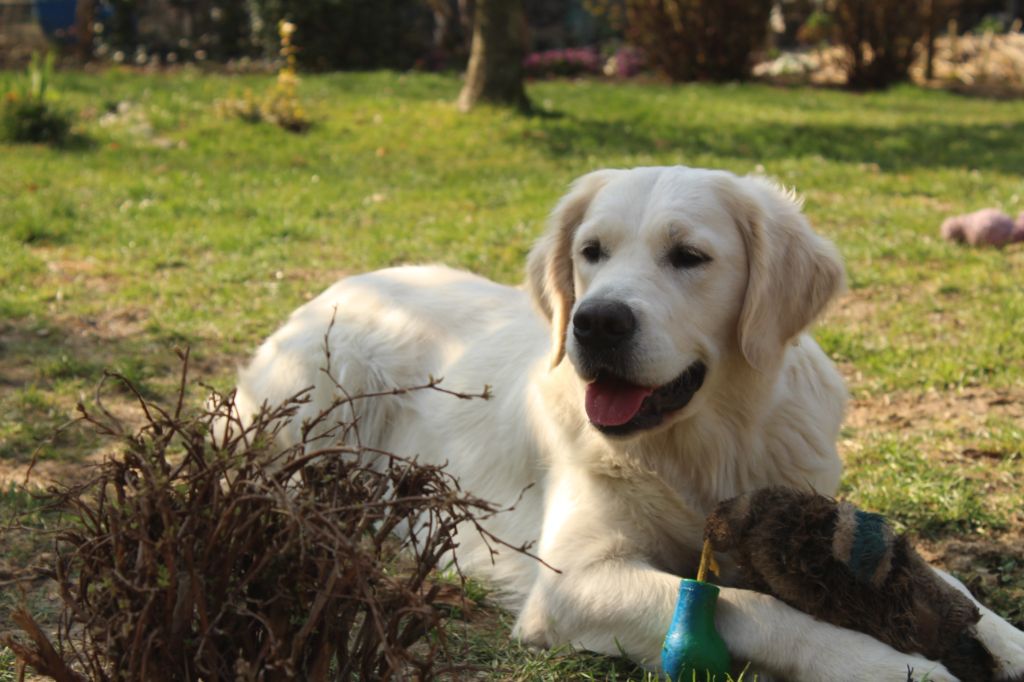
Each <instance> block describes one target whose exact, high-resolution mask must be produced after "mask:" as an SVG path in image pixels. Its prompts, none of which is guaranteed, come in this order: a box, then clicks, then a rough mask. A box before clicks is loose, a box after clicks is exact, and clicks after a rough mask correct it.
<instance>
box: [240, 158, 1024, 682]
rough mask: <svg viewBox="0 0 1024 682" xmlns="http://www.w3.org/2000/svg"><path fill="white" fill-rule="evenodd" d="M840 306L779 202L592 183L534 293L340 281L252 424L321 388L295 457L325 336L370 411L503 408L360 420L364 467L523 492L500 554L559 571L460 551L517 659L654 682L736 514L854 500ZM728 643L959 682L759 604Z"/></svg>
mask: <svg viewBox="0 0 1024 682" xmlns="http://www.w3.org/2000/svg"><path fill="white" fill-rule="evenodd" d="M842 283H843V268H842V265H841V263H840V260H839V257H838V255H837V253H836V250H835V248H834V247H833V246H832V245H831V244H830V243H829V242H827V241H825V240H824V239H822V238H820V237H818V236H816V235H815V234H814V233H813V232H812V231H811V230H810V227H809V226H808V224H807V221H806V220H805V218H804V217H803V216H802V214H801V212H800V209H799V206H798V204H797V203H795V202H794V200H793V199H792V197H789V196H787V195H785V194H783V193H782V192H780V191H779V190H778V188H777V187H776V186H774V185H772V184H771V183H769V182H767V181H764V180H761V179H758V178H750V177H748V178H740V177H736V176H734V175H732V174H729V173H725V172H719V171H707V170H697V169H691V168H683V167H675V168H637V169H634V170H604V171H597V172H594V173H591V174H589V175H586V176H584V177H582V178H580V179H579V180H578V181H577V182H576V183H575V184H574V185H573V186H572V189H571V191H570V192H569V194H568V195H567V196H566V197H565V198H564V199H562V201H561V202H560V203H559V204H558V206H557V208H556V209H555V211H554V214H553V218H552V221H551V228H550V230H549V231H548V233H547V234H546V235H545V236H544V237H543V238H542V239H541V240H540V241H539V242H538V243H537V245H536V247H535V248H534V249H533V251H532V253H531V254H530V258H529V263H528V281H527V284H526V289H527V291H522V290H520V289H514V288H510V287H507V286H502V285H499V284H495V283H493V282H490V281H487V280H485V279H482V278H480V277H477V276H474V275H471V274H468V273H465V272H459V271H455V270H451V269H448V268H444V267H435V266H430V267H407V268H395V269H389V270H383V271H380V272H375V273H371V274H367V275H361V276H356V277H351V278H348V279H345V280H343V281H341V282H339V283H337V284H335V285H334V286H332V287H331V288H330V289H328V290H327V291H326V292H324V293H323V294H321V295H320V296H319V297H318V298H316V299H315V300H313V301H311V302H309V303H307V304H306V305H304V306H302V307H301V308H299V310H297V311H296V312H295V313H294V314H293V315H292V316H291V318H290V319H289V321H288V322H287V324H285V325H284V327H282V328H281V329H280V330H279V331H277V332H276V333H275V334H274V335H273V336H271V337H270V338H269V339H268V340H267V341H266V342H265V343H264V344H263V346H262V347H261V348H260V349H259V351H258V352H257V354H256V357H255V359H254V360H253V362H252V363H251V364H250V365H249V367H248V368H247V369H245V370H243V372H242V373H241V378H240V383H239V389H238V404H239V407H240V409H241V410H243V411H245V412H251V411H254V410H255V409H256V408H257V407H258V406H259V405H260V404H262V403H263V402H264V401H269V402H270V403H274V402H279V401H283V400H285V399H286V398H287V397H289V396H291V395H292V394H294V393H296V392H297V391H299V390H300V389H302V388H304V387H306V386H315V389H314V391H313V400H312V402H311V403H310V404H309V405H307V406H306V408H305V409H304V412H303V414H300V415H299V416H298V418H296V420H295V423H293V424H292V425H290V427H289V428H288V429H286V431H285V432H284V435H283V437H284V439H285V440H290V441H292V442H294V441H296V440H297V439H298V438H299V435H298V434H299V423H300V422H301V420H302V419H303V418H304V417H310V416H313V415H316V414H317V413H319V412H320V411H321V410H322V409H324V408H325V407H327V406H329V405H331V403H332V401H334V400H335V398H336V397H337V396H336V393H337V390H338V389H337V387H336V385H335V383H334V381H332V380H330V379H327V378H326V377H325V376H324V374H323V373H322V371H321V368H323V367H324V353H323V347H322V346H323V343H324V335H325V333H326V332H327V330H328V328H330V335H329V340H328V343H329V346H330V351H331V357H332V368H333V371H334V374H335V376H334V380H336V381H337V383H338V384H340V385H341V386H343V387H344V389H345V391H346V392H347V393H349V394H360V393H371V392H377V391H381V390H387V389H391V388H394V387H408V386H413V385H416V384H421V383H423V382H424V381H425V380H426V379H427V378H428V377H429V376H434V377H444V384H443V385H444V386H445V387H446V388H448V389H452V390H458V391H468V392H478V391H480V390H481V389H482V388H483V387H484V386H485V385H487V386H490V387H491V392H492V394H493V397H492V398H491V399H490V400H487V401H484V400H476V401H468V402H467V401H460V400H455V399H452V398H451V397H450V396H447V395H443V394H440V393H437V392H433V391H423V392H414V393H410V394H406V395H398V396H393V397H387V398H379V399H374V400H366V401H358V402H356V403H354V404H353V406H352V407H350V408H345V409H351V410H354V411H355V412H357V413H358V417H359V430H360V436H361V439H362V442H363V443H364V444H367V445H372V446H374V447H378V448H382V449H384V450H387V451H391V452H395V453H400V454H405V455H418V456H419V458H420V459H421V461H425V462H433V463H442V462H447V463H448V467H449V469H450V471H451V472H452V473H454V474H455V475H456V476H458V478H459V479H460V480H461V483H462V485H463V487H464V488H466V489H467V490H469V491H471V492H473V493H475V494H477V495H479V496H481V497H483V498H486V499H489V500H491V501H493V502H495V503H498V504H502V505H510V504H512V503H514V502H515V501H516V500H517V499H518V498H519V497H520V495H521V494H522V491H523V490H524V489H525V490H526V493H525V495H524V497H523V499H521V500H520V501H519V502H518V504H517V505H516V506H515V509H514V510H513V511H511V512H508V513H504V514H499V515H497V516H495V517H494V518H493V520H492V521H491V522H490V524H489V530H491V531H492V532H494V533H495V534H496V535H497V536H499V537H501V538H503V539H504V540H506V541H508V542H510V543H515V544H518V543H521V542H536V545H535V547H536V549H537V551H538V552H539V554H540V556H541V557H542V558H543V559H544V560H545V561H546V562H547V563H548V564H550V565H551V566H552V567H554V568H557V569H558V570H559V571H560V572H555V571H553V570H549V569H548V568H545V567H544V566H542V565H541V564H539V563H537V562H535V561H533V560H532V559H529V558H526V557H523V556H522V555H520V554H517V553H514V552H508V551H506V552H503V553H501V554H499V555H498V557H497V558H496V561H494V562H492V560H491V556H490V554H489V552H488V551H487V548H486V547H485V546H484V544H483V543H482V542H481V540H480V539H479V538H478V537H477V536H476V535H475V533H473V532H471V531H466V532H464V533H462V535H461V537H460V542H461V546H460V547H459V549H458V556H459V560H460V563H461V565H462V567H463V568H465V569H467V570H468V571H469V572H471V573H473V574H476V575H478V576H481V577H483V578H485V579H487V580H489V581H491V583H492V584H494V585H495V586H497V588H499V589H500V590H501V592H502V593H503V594H504V595H506V597H507V598H508V600H509V602H510V604H511V605H512V607H513V608H514V609H515V610H516V611H517V612H518V613H519V617H518V621H517V623H516V626H515V635H516V636H517V637H520V638H522V639H523V640H525V641H527V642H530V643H536V644H539V645H549V646H550V645H559V644H566V643H568V644H571V645H573V646H576V647H582V648H585V649H589V650H592V651H597V652H604V653H609V654H618V653H620V652H623V651H624V652H625V653H627V654H628V655H629V656H631V657H633V658H634V659H636V660H637V661H640V662H642V663H643V664H644V665H646V666H649V667H652V668H653V667H657V665H658V661H659V654H660V649H661V644H662V640H663V638H664V636H665V631H666V629H667V627H668V625H669V621H670V620H671V617H672V612H673V608H674V606H675V603H676V597H677V593H678V586H679V578H680V576H693V575H694V573H695V570H696V563H697V558H698V555H699V551H700V548H701V542H702V530H703V526H704V519H705V516H706V515H707V514H708V513H709V511H710V510H711V509H712V508H713V507H714V505H715V504H716V503H717V502H719V501H720V500H723V499H726V498H729V497H732V496H734V495H737V494H739V493H742V492H744V491H748V490H751V489H754V488H758V487H761V486H768V485H787V486H794V487H797V488H804V489H806V488H807V487H811V488H813V489H814V490H817V491H819V492H821V493H824V494H828V495H831V494H834V493H835V491H836V487H837V484H838V482H839V476H840V470H841V463H840V460H839V457H838V455H837V453H836V447H835V442H836V437H837V434H838V430H839V426H840V422H841V421H842V415H843V408H844V403H845V400H846V393H845V389H844V387H843V384H842V381H841V379H840V377H839V375H838V373H837V372H836V370H835V369H834V367H833V365H832V364H831V362H830V361H829V360H828V358H827V357H826V356H825V354H824V353H823V352H822V351H821V349H820V348H819V347H818V346H817V345H816V344H815V343H814V341H813V340H812V339H811V338H810V337H809V336H807V335H805V334H804V333H803V331H804V330H805V329H806V328H807V326H808V325H809V324H810V323H811V322H812V320H813V319H814V318H815V317H816V316H817V315H818V314H819V313H820V312H821V311H822V309H823V308H824V307H825V306H826V304H828V302H829V301H830V300H831V299H832V298H833V296H835V294H836V293H837V292H838V291H839V290H840V288H841V286H842ZM335 317H336V319H334V318H335ZM332 319H334V323H333V326H332ZM566 358H567V360H568V361H566ZM353 416H355V415H353V414H344V415H339V417H344V418H351V417H353ZM531 484H532V487H530V486H531ZM947 578H948V576H947ZM948 579H949V580H950V581H953V579H952V578H948ZM723 580H725V581H726V582H728V580H729V575H728V571H726V572H725V575H724V576H723ZM954 582H955V581H954ZM957 584H958V583H957ZM982 614H983V616H982V620H981V622H980V625H979V630H980V637H981V639H982V640H983V642H984V644H985V645H986V646H987V647H988V648H989V649H990V650H991V652H992V653H993V655H994V656H995V658H996V660H997V662H998V664H999V671H1000V676H1001V677H1002V678H1010V677H1013V676H1014V675H1020V674H1022V673H1024V633H1021V632H1019V631H1018V630H1016V629H1015V628H1013V627H1012V626H1010V625H1009V624H1008V623H1006V622H1005V621H1003V620H1001V619H1000V618H999V617H998V616H996V615H995V614H993V613H992V612H991V611H989V610H987V609H984V608H982ZM717 618H718V628H719V630H720V631H721V633H722V635H723V637H724V638H725V640H726V643H727V644H728V647H729V649H730V650H731V652H732V655H733V657H734V659H735V660H736V661H741V662H746V661H751V662H752V663H753V665H754V667H755V668H757V669H758V670H761V671H764V673H767V674H776V675H780V676H782V677H784V678H786V679H790V680H805V681H808V682H819V681H821V680H837V681H839V680H841V681H844V682H847V681H849V680H894V681H896V680H898V681H900V682H903V681H904V680H906V678H907V669H908V667H910V668H913V669H914V671H916V674H917V675H918V676H922V675H924V674H925V673H927V674H928V675H929V676H930V679H932V680H951V679H954V678H953V677H952V676H951V675H950V674H949V672H948V671H947V670H946V669H945V668H944V667H943V666H941V665H940V664H938V663H935V662H931V661H928V660H925V659H923V658H921V657H920V656H914V655H908V654H904V653H900V652H898V651H896V650H894V649H892V648H890V647H888V646H886V645H884V644H882V643H880V642H878V641H876V640H874V639H872V638H870V637H868V636H866V635H863V634H860V633H857V632H853V631H849V630H843V629H840V628H837V627H834V626H832V625H828V624H826V623H823V622H821V621H818V620H815V619H814V618H812V617H811V616H808V615H806V614H804V613H802V612H799V611H797V610H795V609H793V608H790V607H789V606H787V605H785V604H783V603H782V602H781V601H778V600H776V599H774V598H772V597H769V596H766V595H763V594H759V593H755V592H751V591H747V590H742V589H735V588H728V587H726V588H723V589H722V592H721V596H720V599H719V608H718V616H717Z"/></svg>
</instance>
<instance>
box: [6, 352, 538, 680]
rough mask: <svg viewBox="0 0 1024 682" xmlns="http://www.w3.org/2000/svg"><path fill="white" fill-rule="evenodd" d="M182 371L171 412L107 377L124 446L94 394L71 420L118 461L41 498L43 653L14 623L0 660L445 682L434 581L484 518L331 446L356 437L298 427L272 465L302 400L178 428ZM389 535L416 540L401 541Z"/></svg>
mask: <svg viewBox="0 0 1024 682" xmlns="http://www.w3.org/2000/svg"><path fill="white" fill-rule="evenodd" d="M182 357H183V367H182V374H181V383H180V388H179V391H178V395H177V399H176V403H175V404H174V405H173V406H172V407H161V406H159V405H157V404H154V403H153V402H150V401H148V400H146V399H145V398H144V397H143V396H142V395H140V394H139V393H138V391H136V390H135V388H134V387H133V386H132V384H131V382H129V381H128V380H127V379H126V378H125V377H123V376H121V375H118V374H110V375H108V380H109V381H116V382H120V383H121V384H123V385H124V387H126V388H127V390H128V391H130V392H131V393H132V394H133V395H134V397H135V399H136V401H137V404H138V407H139V408H140V410H141V411H142V414H143V417H144V425H143V426H142V428H141V429H139V430H137V431H135V432H128V431H126V429H125V427H124V426H123V424H122V422H121V421H120V420H119V419H117V418H115V417H114V416H113V415H112V414H110V412H108V411H107V410H106V409H104V407H103V402H102V390H100V391H98V392H97V400H96V404H95V408H93V409H87V408H86V407H84V406H82V405H79V410H80V413H81V420H82V421H84V422H86V423H87V424H89V425H91V426H92V427H93V428H94V429H96V430H97V431H98V432H99V433H100V434H103V435H104V436H106V437H107V438H110V439H114V440H116V441H117V442H119V443H121V444H122V446H123V447H122V450H123V453H122V454H120V455H118V456H115V457H111V458H109V459H108V461H106V462H105V463H104V464H102V465H101V466H100V467H99V468H98V469H97V471H96V473H95V476H94V477H93V478H92V480H91V481H90V482H88V483H86V484H84V485H79V486H75V487H51V488H50V489H48V491H47V492H46V493H45V495H44V500H45V501H46V502H47V506H48V507H49V508H50V509H51V510H52V511H60V512H62V513H63V520H62V522H61V523H59V524H58V528H57V530H56V531H54V534H55V540H56V545H57V559H56V565H55V567H54V572H55V576H56V582H57V586H58V588H59V592H60V595H61V598H62V602H63V610H62V614H61V617H60V622H59V624H58V625H57V627H56V630H57V631H56V640H57V641H56V644H52V643H51V640H50V636H48V635H47V634H46V633H45V632H44V628H43V627H40V626H39V625H38V624H37V623H36V622H35V621H34V620H33V618H32V616H31V615H30V614H29V613H28V612H27V610H24V609H22V610H21V611H20V612H18V613H16V614H15V620H16V622H17V623H18V624H19V626H20V627H21V628H22V631H23V632H22V633H21V634H20V635H19V636H13V635H7V636H5V637H4V642H5V643H6V644H7V646H9V647H11V648H12V649H13V650H14V651H15V653H16V654H17V655H18V656H19V657H20V658H21V659H23V660H24V661H26V662H27V663H28V664H29V665H31V666H33V667H34V668H35V669H36V670H37V671H38V672H40V673H41V674H44V675H48V676H50V677H52V678H54V679H56V680H60V681H61V682H64V681H70V680H85V679H91V680H103V681H105V680H152V681H157V682H161V681H164V680H168V681H170V680H198V679H203V680H265V681H271V680H291V679H302V680H327V679H331V680H346V679H353V678H358V679H364V680H369V679H389V678H392V679H393V678H401V679H411V678H418V679H424V678H430V677H432V676H434V675H436V674H437V673H438V672H439V671H441V670H445V669H451V666H450V661H451V657H450V656H448V655H447V653H448V652H447V647H446V640H445V636H444V630H443V628H441V627H440V626H441V624H442V622H443V620H444V618H445V616H446V611H445V609H444V608H442V605H441V604H440V603H439V601H440V600H438V599H437V597H438V593H439V583H437V582H435V581H434V580H433V579H432V577H431V575H432V571H433V569H434V568H435V567H436V566H437V565H438V564H439V562H441V561H443V560H446V558H447V557H448V556H449V555H448V552H449V550H451V549H452V548H453V547H454V544H455V541H454V536H455V532H456V527H457V526H459V525H464V524H469V525H470V526H475V527H476V528H477V529H478V530H480V532H482V533H483V534H484V537H485V538H487V539H488V540H489V541H494V542H498V543H500V540H497V539H496V538H493V536H490V535H489V534H487V532H486V531H485V530H483V529H482V528H481V527H480V525H479V522H480V521H481V520H483V519H485V518H486V517H487V516H489V515H491V514H494V513H496V511H497V510H496V509H495V508H494V507H492V506H491V505H490V504H488V503H487V502H485V501H483V500H480V499H476V498H473V497H471V496H469V495H467V494H465V493H463V492H461V491H460V490H459V487H458V484H457V482H456V481H455V480H453V479H452V478H451V477H450V476H449V475H448V474H446V473H445V472H444V471H443V470H442V469H440V468H437V467H433V466H424V465H420V464H418V463H417V462H415V461H413V460H409V459H405V458H402V457H399V456H397V455H394V454H391V453H386V452H380V451H374V450H371V449H369V448H364V447H361V446H358V445H355V446H350V445H338V444H337V443H341V442H346V441H345V440H344V439H343V438H341V437H340V436H341V435H343V432H349V431H351V430H352V429H355V428H356V426H355V424H352V423H342V424H338V425H337V429H338V430H335V431H334V432H333V434H332V437H331V438H330V439H329V440H328V439H324V438H312V437H310V436H308V434H309V433H310V432H311V431H313V430H314V424H306V428H305V429H304V430H305V432H306V433H307V437H306V438H304V441H305V442H304V443H302V444H300V445H298V446H296V447H293V448H288V449H285V450H283V451H282V450H280V449H279V448H276V447H275V445H274V436H275V429H277V428H280V426H279V425H280V424H282V423H283V422H284V421H285V420H287V419H289V418H291V417H293V416H294V415H295V413H296V411H297V409H298V407H299V406H300V405H301V404H303V402H304V401H305V400H306V397H305V394H304V393H300V394H299V395H296V396H295V397H294V398H293V399H291V400H290V401H288V402H286V403H285V404H284V405H282V406H280V407H274V408H265V409H264V410H263V411H262V412H261V413H260V414H259V415H258V416H257V417H256V418H255V420H254V421H253V423H252V424H249V425H243V424H242V423H241V422H239V421H238V420H237V418H235V417H234V416H233V414H234V409H233V404H232V396H230V395H229V396H220V395H217V394H214V397H213V398H212V399H211V400H210V401H208V403H207V405H206V407H204V408H203V409H199V410H196V411H194V413H192V414H187V413H186V412H187V410H185V409H184V404H185V402H186V401H185V392H186V384H187V371H188V360H187V353H185V354H183V356H182ZM101 389H102V386H101ZM408 390H443V389H440V388H439V387H438V382H437V381H435V380H431V381H429V382H428V383H426V384H424V385H423V386H419V387H414V388H410V389H396V391H395V393H401V392H405V391H408ZM456 395H458V397H461V398H470V397H485V396H470V395H466V394H456ZM372 398H373V397H372V396H358V397H351V398H344V399H340V400H339V402H338V404H337V405H342V404H344V403H345V402H347V401H349V400H363V399H372ZM337 412H338V410H331V411H328V412H325V413H324V415H322V416H321V418H320V419H319V420H313V421H314V422H317V421H320V422H322V421H323V420H324V419H327V418H329V414H337ZM218 423H219V424H221V425H222V426H223V425H225V424H226V425H227V428H220V429H217V428H215V427H216V426H217V424H218ZM321 426H323V424H322V423H321V424H319V425H318V426H317V429H316V430H320V431H323V429H322V428H319V427H321ZM339 430H340V431H339ZM215 432H217V433H218V434H219V435H217V436H216V437H215V436H213V435H212V434H214V433H215ZM221 432H222V433H221ZM349 440H356V441H357V439H349ZM402 527H407V528H408V527H414V528H417V529H418V531H417V532H416V533H414V534H411V535H410V534H407V535H405V537H406V538H407V539H406V540H404V541H397V540H395V531H396V530H400V529H401V528H402ZM501 544H504V543H501ZM513 549H517V550H523V551H525V549H526V548H525V547H522V548H513ZM400 553H401V555H402V556H403V557H406V558H405V559H403V560H401V565H402V566H403V568H401V569H398V568H396V565H397V563H398V561H399V554H400ZM410 558H411V561H410V560H409V559H410Z"/></svg>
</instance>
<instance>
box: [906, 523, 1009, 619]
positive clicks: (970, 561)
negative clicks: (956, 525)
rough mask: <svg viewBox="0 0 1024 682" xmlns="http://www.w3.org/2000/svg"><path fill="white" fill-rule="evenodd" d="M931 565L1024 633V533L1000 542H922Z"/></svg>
mask: <svg viewBox="0 0 1024 682" xmlns="http://www.w3.org/2000/svg"><path fill="white" fill-rule="evenodd" d="M917 550H918V552H919V553H920V554H921V556H922V557H924V558H925V560H926V561H928V563H930V564H932V565H935V566H938V567H940V568H944V569H946V570H947V571H949V572H950V573H953V574H954V575H956V576H958V577H959V578H960V579H961V580H963V581H964V584H966V585H967V587H968V588H970V590H971V592H973V593H974V595H975V596H976V597H978V598H979V599H980V600H981V602H982V603H984V604H985V605H986V606H988V607H989V608H992V609H994V610H995V611H997V612H999V613H1001V614H1003V615H1004V616H1005V617H1006V618H1007V620H1009V621H1010V622H1011V623H1012V624H1013V625H1014V626H1016V627H1018V628H1021V629H1024V574H1022V569H1024V533H1022V532H1021V529H1019V528H1018V529H1017V530H1016V532H1011V533H1007V534H1005V535H1003V536H1001V537H999V538H996V539H993V538H984V537H970V538H958V539H945V540H932V541H920V542H918V543H917Z"/></svg>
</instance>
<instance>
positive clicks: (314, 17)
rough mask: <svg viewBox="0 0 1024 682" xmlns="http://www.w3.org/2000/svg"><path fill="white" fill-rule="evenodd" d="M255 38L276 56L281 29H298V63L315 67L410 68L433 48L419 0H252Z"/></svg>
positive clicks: (430, 24)
mask: <svg viewBox="0 0 1024 682" xmlns="http://www.w3.org/2000/svg"><path fill="white" fill-rule="evenodd" d="M253 7H254V16H255V25H256V26H255V28H256V30H255V33H256V35H257V40H258V42H259V43H260V45H261V46H262V47H263V48H264V50H265V51H266V52H267V53H268V54H270V55H274V54H276V52H277V43H278V40H277V25H278V23H279V22H280V21H282V20H287V21H291V22H292V23H294V24H295V25H296V27H297V30H296V37H295V44H297V45H299V46H301V49H300V50H299V53H298V59H299V62H300V63H301V64H302V65H304V66H306V67H311V68H317V69H327V68H349V69H370V68H374V69H377V68H397V69H407V68H410V67H411V66H413V64H414V63H415V62H416V60H417V59H418V58H420V57H422V56H423V55H424V54H426V53H428V52H429V51H430V49H431V32H432V30H433V17H432V15H431V13H430V11H429V8H428V7H427V5H426V3H424V2H422V1H421V0H317V1H316V2H308V1H307V0H253Z"/></svg>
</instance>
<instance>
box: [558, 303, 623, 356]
mask: <svg viewBox="0 0 1024 682" xmlns="http://www.w3.org/2000/svg"><path fill="white" fill-rule="evenodd" d="M635 331H636V317H634V316H633V311H632V310H630V309H629V306H628V305H626V304H625V303H622V302H620V301H608V300H602V299H596V300H592V301H584V302H583V303H582V304H580V307H579V308H577V309H576V314H575V315H573V316H572V333H573V335H574V336H575V337H576V341H578V342H579V343H580V345H582V346H585V347H587V348H611V347H612V346H615V345H616V344H619V343H622V342H623V341H626V340H628V339H629V338H630V337H631V336H633V332H635Z"/></svg>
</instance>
